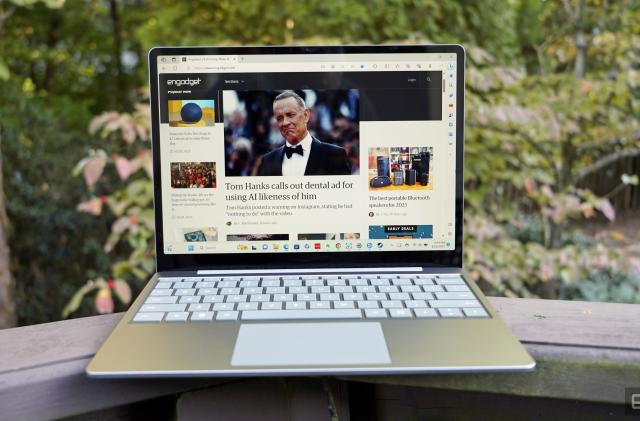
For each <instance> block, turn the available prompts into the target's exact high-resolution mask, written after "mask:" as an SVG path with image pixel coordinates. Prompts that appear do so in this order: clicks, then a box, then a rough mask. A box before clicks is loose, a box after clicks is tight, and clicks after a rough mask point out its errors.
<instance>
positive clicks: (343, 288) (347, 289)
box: [333, 286, 353, 293]
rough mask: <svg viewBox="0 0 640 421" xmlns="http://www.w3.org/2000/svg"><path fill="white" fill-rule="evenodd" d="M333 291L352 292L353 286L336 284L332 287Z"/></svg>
mask: <svg viewBox="0 0 640 421" xmlns="http://www.w3.org/2000/svg"><path fill="white" fill-rule="evenodd" d="M333 292H339V293H345V292H353V287H350V286H336V287H333Z"/></svg>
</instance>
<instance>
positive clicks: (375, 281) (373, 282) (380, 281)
mask: <svg viewBox="0 0 640 421" xmlns="http://www.w3.org/2000/svg"><path fill="white" fill-rule="evenodd" d="M370 282H371V285H374V286H381V285H391V282H390V281H389V280H388V279H371V281H370Z"/></svg>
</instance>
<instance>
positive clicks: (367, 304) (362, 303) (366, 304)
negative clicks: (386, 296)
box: [358, 301, 380, 309]
mask: <svg viewBox="0 0 640 421" xmlns="http://www.w3.org/2000/svg"><path fill="white" fill-rule="evenodd" d="M358 308H362V309H367V308H380V305H379V304H378V302H377V301H358Z"/></svg>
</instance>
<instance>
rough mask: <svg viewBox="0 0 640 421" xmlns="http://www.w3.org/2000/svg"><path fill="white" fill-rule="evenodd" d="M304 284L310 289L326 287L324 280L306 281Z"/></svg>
mask: <svg viewBox="0 0 640 421" xmlns="http://www.w3.org/2000/svg"><path fill="white" fill-rule="evenodd" d="M303 284H304V285H305V286H308V287H321V286H324V281H323V280H322V279H317V278H316V279H306V280H305V281H304V282H303Z"/></svg>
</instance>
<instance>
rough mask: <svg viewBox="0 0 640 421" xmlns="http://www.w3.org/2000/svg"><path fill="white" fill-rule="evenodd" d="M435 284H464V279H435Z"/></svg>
mask: <svg viewBox="0 0 640 421" xmlns="http://www.w3.org/2000/svg"><path fill="white" fill-rule="evenodd" d="M436 284H438V285H455V284H460V285H464V281H463V280H462V278H450V279H436Z"/></svg>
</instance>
